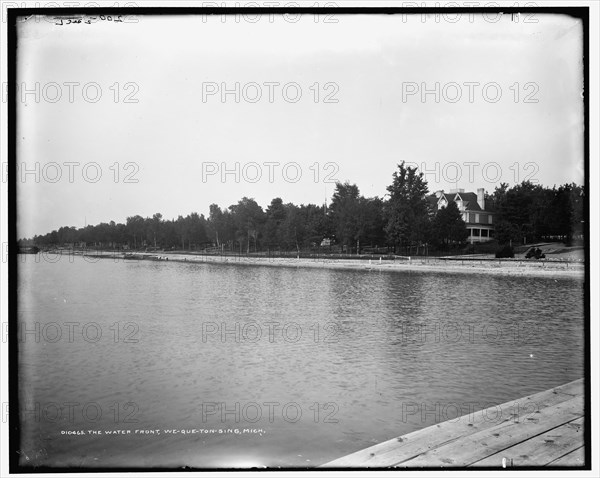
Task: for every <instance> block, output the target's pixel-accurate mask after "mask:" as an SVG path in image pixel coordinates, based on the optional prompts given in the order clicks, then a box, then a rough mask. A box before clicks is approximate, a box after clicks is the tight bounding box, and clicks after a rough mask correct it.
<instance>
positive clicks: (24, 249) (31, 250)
mask: <svg viewBox="0 0 600 478" xmlns="http://www.w3.org/2000/svg"><path fill="white" fill-rule="evenodd" d="M38 252H40V248H39V247H37V246H17V254H37V253H38Z"/></svg>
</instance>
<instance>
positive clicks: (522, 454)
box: [470, 417, 584, 467]
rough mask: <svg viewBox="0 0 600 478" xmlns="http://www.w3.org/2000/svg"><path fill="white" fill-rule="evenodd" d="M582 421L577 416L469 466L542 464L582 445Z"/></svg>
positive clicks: (546, 463)
mask: <svg viewBox="0 0 600 478" xmlns="http://www.w3.org/2000/svg"><path fill="white" fill-rule="evenodd" d="M583 422H584V419H583V417H582V418H578V419H576V420H573V421H572V422H569V423H565V424H564V425H561V426H559V427H556V428H553V429H552V430H548V431H547V432H546V433H542V434H541V435H538V436H535V437H533V438H531V439H529V440H526V441H524V442H521V443H519V444H517V445H515V446H512V447H510V448H507V449H505V450H502V451H501V452H499V453H496V454H494V455H490V456H488V457H487V458H485V459H483V460H480V461H478V462H476V463H473V464H472V465H470V466H474V467H476V466H488V467H494V466H497V467H502V463H503V461H504V463H505V464H506V466H543V465H548V464H549V463H551V462H552V461H554V460H556V459H557V457H562V456H564V455H566V454H568V453H571V452H572V451H574V450H577V449H579V448H581V447H582V446H583Z"/></svg>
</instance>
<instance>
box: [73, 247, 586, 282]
mask: <svg viewBox="0 0 600 478" xmlns="http://www.w3.org/2000/svg"><path fill="white" fill-rule="evenodd" d="M84 255H85V256H86V257H89V258H107V259H111V258H112V259H114V260H119V261H121V260H124V261H133V260H151V261H165V262H168V261H173V262H195V263H213V264H222V265H225V266H226V265H254V266H256V265H259V266H265V267H305V268H317V269H325V268H326V269H352V270H369V271H412V272H442V273H466V274H495V275H507V276H536V277H540V276H541V277H572V278H583V277H584V273H585V265H584V263H583V262H572V261H564V260H527V259H474V258H465V259H462V260H461V259H452V260H448V259H442V258H423V257H416V258H410V259H408V258H406V259H398V260H395V261H391V260H380V259H378V258H374V259H330V258H297V257H296V258H282V257H246V256H234V255H231V256H228V255H225V256H217V255H200V254H185V253H170V252H154V253H149V252H139V253H137V252H136V253H135V254H134V258H126V254H124V253H121V252H119V253H113V252H107V251H98V252H96V251H95V252H93V253H88V254H84Z"/></svg>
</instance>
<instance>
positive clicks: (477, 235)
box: [473, 229, 480, 237]
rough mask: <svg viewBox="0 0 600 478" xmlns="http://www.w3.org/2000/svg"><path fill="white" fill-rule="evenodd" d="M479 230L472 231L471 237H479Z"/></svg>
mask: <svg viewBox="0 0 600 478" xmlns="http://www.w3.org/2000/svg"><path fill="white" fill-rule="evenodd" d="M479 233H480V229H473V236H474V237H479Z"/></svg>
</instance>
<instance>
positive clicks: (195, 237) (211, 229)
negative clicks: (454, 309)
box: [19, 162, 586, 254]
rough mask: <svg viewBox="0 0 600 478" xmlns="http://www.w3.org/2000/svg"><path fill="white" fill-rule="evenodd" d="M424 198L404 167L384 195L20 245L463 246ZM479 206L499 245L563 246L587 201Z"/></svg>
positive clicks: (129, 226) (62, 235)
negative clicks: (485, 209) (488, 209)
mask: <svg viewBox="0 0 600 478" xmlns="http://www.w3.org/2000/svg"><path fill="white" fill-rule="evenodd" d="M428 193H429V191H428V187H427V181H426V180H425V178H424V177H423V173H420V172H418V170H417V168H412V167H407V166H405V164H404V162H403V163H401V164H399V165H398V169H397V170H396V171H395V172H394V173H393V175H392V182H391V184H390V185H389V186H388V187H387V195H386V197H385V198H380V197H370V198H369V197H365V196H363V195H362V194H360V191H359V188H358V186H357V185H356V184H350V183H348V182H345V183H337V184H336V187H335V190H334V193H333V196H332V198H331V203H330V204H329V205H328V206H327V205H317V204H301V205H299V206H298V205H295V204H292V203H284V202H283V200H282V199H281V198H279V197H277V198H274V199H273V200H272V201H271V203H270V204H269V205H268V207H267V208H266V210H263V208H262V207H261V206H260V205H259V204H258V203H257V202H256V201H255V200H254V199H252V198H247V197H244V198H242V199H240V200H239V201H238V202H237V203H236V204H232V205H230V206H229V207H227V208H221V207H220V206H219V205H217V204H211V205H210V207H209V215H208V217H205V216H204V215H203V214H198V213H196V212H192V213H190V214H188V215H187V216H185V217H184V216H179V217H177V219H170V220H169V219H164V218H163V216H162V214H160V213H156V214H154V215H153V216H152V217H145V218H144V217H142V216H139V215H136V216H131V217H128V218H127V220H126V223H125V224H123V223H115V222H114V221H111V222H109V223H101V224H97V225H88V226H86V227H83V228H79V229H77V228H75V227H68V226H64V227H61V228H59V229H58V230H54V231H52V232H49V233H47V234H45V235H40V236H37V235H36V236H35V237H33V238H31V239H22V240H20V241H19V243H20V245H36V246H38V247H54V246H61V245H65V244H71V245H78V246H81V247H109V248H129V249H136V250H139V249H142V248H149V247H150V248H153V247H156V248H159V249H174V250H186V251H192V250H197V251H202V250H204V251H234V252H241V253H254V252H257V253H259V252H266V251H295V252H298V253H299V252H300V251H305V250H312V249H314V248H318V247H323V246H326V247H328V248H329V250H335V251H337V252H347V253H361V252H365V251H367V252H368V251H369V250H376V251H377V252H381V251H382V250H384V251H390V252H392V251H393V252H395V253H403V252H404V251H407V252H410V254H423V253H426V252H427V253H428V252H429V251H430V250H444V251H448V250H450V249H460V248H461V247H464V245H465V241H466V239H467V237H468V231H467V228H466V224H465V222H464V221H463V219H462V217H461V213H460V211H459V210H458V207H457V206H456V204H455V203H454V202H450V204H449V205H448V206H447V207H446V208H442V209H440V210H437V211H436V210H435V208H434V207H432V204H431V201H428V200H427V196H428ZM486 199H487V201H486V202H489V203H490V204H491V205H492V207H493V209H492V211H493V212H494V226H495V229H496V231H495V240H496V241H497V243H498V244H499V245H503V244H512V243H517V244H523V243H525V242H528V243H531V242H535V241H540V240H550V239H552V240H560V241H563V242H565V243H567V244H570V243H571V241H572V239H573V238H574V237H575V236H579V235H581V234H582V231H583V229H582V227H583V220H584V207H585V204H586V203H585V197H584V192H583V188H582V187H581V186H578V185H576V184H564V185H562V186H560V187H558V188H557V187H556V186H555V187H553V188H551V189H550V188H547V187H543V186H541V185H535V184H532V183H530V182H523V183H521V184H518V185H516V186H514V187H512V188H509V187H508V185H507V184H505V183H503V184H501V185H500V186H498V187H496V189H495V190H494V192H493V193H492V194H491V195H487V194H486ZM332 248H333V249H332Z"/></svg>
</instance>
